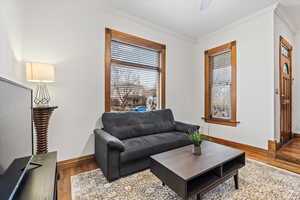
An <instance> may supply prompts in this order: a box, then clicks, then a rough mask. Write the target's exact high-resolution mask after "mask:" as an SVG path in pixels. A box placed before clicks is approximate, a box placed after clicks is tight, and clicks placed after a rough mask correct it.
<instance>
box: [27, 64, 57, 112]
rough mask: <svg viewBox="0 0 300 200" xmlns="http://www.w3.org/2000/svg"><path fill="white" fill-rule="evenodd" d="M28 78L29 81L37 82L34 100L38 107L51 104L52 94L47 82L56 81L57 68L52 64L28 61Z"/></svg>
mask: <svg viewBox="0 0 300 200" xmlns="http://www.w3.org/2000/svg"><path fill="white" fill-rule="evenodd" d="M26 78H27V81H29V82H35V83H37V87H36V91H35V95H34V99H33V102H34V103H35V104H36V106H38V107H45V106H48V105H49V102H50V95H49V91H48V88H47V83H52V82H54V81H55V69H54V66H53V65H51V64H46V63H38V62H28V63H26Z"/></svg>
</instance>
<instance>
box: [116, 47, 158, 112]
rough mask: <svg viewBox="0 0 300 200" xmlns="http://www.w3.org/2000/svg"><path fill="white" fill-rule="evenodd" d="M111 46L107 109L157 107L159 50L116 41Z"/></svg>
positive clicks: (121, 109)
mask: <svg viewBox="0 0 300 200" xmlns="http://www.w3.org/2000/svg"><path fill="white" fill-rule="evenodd" d="M111 45H112V46H111V51H112V52H111V53H112V64H111V111H128V110H134V111H146V110H155V109H157V108H159V91H160V88H159V87H160V83H159V82H160V81H159V80H160V71H159V65H160V63H159V60H160V53H159V52H158V51H155V50H152V49H147V48H143V47H139V46H135V45H131V44H126V43H122V42H118V41H112V43H111Z"/></svg>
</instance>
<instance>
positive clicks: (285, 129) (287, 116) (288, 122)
mask: <svg viewBox="0 0 300 200" xmlns="http://www.w3.org/2000/svg"><path fill="white" fill-rule="evenodd" d="M279 49H280V50H279V51H280V52H279V55H280V56H279V76H280V77H279V80H280V144H281V145H283V144H285V143H287V142H288V141H289V140H290V139H292V136H293V133H292V50H293V47H292V45H290V43H289V42H288V41H287V40H285V39H284V38H283V37H281V36H280V48H279Z"/></svg>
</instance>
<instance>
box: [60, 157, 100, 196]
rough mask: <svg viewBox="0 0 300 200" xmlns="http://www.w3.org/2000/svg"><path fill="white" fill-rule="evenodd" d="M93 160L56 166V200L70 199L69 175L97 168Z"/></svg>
mask: <svg viewBox="0 0 300 200" xmlns="http://www.w3.org/2000/svg"><path fill="white" fill-rule="evenodd" d="M97 168H98V166H97V164H96V162H95V161H88V162H81V163H80V164H79V165H77V166H72V167H67V168H60V167H59V168H58V173H59V176H60V177H59V181H58V184H57V195H58V200H71V199H72V197H71V176H74V175H76V174H80V173H82V172H86V171H90V170H93V169H97Z"/></svg>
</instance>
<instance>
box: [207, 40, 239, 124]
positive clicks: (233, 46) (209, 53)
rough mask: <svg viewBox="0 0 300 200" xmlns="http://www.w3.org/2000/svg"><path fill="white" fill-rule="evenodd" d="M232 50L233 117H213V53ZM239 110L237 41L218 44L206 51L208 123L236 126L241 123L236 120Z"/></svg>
mask: <svg viewBox="0 0 300 200" xmlns="http://www.w3.org/2000/svg"><path fill="white" fill-rule="evenodd" d="M228 50H230V51H231V119H229V120H226V119H219V118H212V117H211V78H212V76H211V61H210V58H211V56H213V55H216V54H218V53H222V52H224V51H228ZM236 111H237V50H236V41H233V42H230V43H227V44H224V45H221V46H218V47H216V48H213V49H210V50H207V51H205V117H204V120H205V122H207V123H212V124H220V125H225V126H232V127H236V126H237V124H238V123H239V122H238V121H237V120H236V115H237V114H236Z"/></svg>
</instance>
